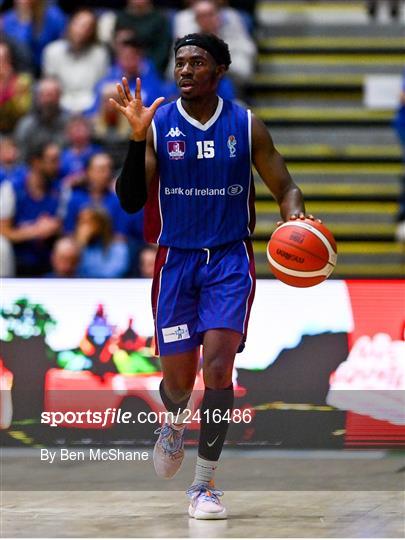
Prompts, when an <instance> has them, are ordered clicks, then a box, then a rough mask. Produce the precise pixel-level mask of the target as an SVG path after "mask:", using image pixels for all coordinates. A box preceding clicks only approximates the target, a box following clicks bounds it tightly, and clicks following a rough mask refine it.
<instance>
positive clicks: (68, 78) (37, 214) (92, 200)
mask: <svg viewBox="0 0 405 540" xmlns="http://www.w3.org/2000/svg"><path fill="white" fill-rule="evenodd" d="M241 7H243V9H240V8H241ZM254 9H255V1H254V0H251V1H247V0H243V1H231V2H229V3H228V2H226V1H224V0H222V1H219V0H218V1H217V0H194V1H190V0H188V1H184V2H182V1H181V0H177V1H174V0H173V1H170V0H167V1H158V0H156V1H152V0H114V1H112V0H111V1H108V0H107V1H103V0H98V1H91V0H87V1H86V0H81V1H79V2H74V1H68V0H66V1H65V0H60V1H59V2H57V1H47V0H14V1H10V2H7V1H3V2H2V4H1V13H0V65H1V70H0V133H1V144H0V201H1V203H0V220H1V227H2V229H1V235H0V258H1V269H0V275H3V276H26V277H28V276H30V277H34V276H47V277H88V278H118V277H151V276H152V274H153V263H154V258H155V252H156V248H155V247H154V246H149V245H145V244H144V242H143V234H142V228H143V215H142V212H139V213H138V214H135V215H129V214H126V213H125V212H124V211H123V210H122V209H121V208H120V206H119V202H118V199H117V197H116V195H115V192H114V182H115V178H116V176H117V174H118V172H119V168H120V166H121V165H122V160H123V158H124V156H125V153H126V148H127V144H128V136H129V130H128V124H127V121H126V119H125V118H124V117H123V116H122V115H120V114H119V113H117V111H116V110H115V109H114V108H113V107H112V106H111V105H110V103H109V98H111V97H117V94H116V83H117V82H120V81H121V79H122V77H123V76H125V77H126V78H127V79H128V81H129V85H130V88H131V90H132V91H133V90H134V87H135V81H136V78H137V77H141V79H142V98H143V101H144V103H145V104H146V105H150V104H151V103H152V102H153V101H154V100H155V99H156V98H157V97H159V96H165V97H166V98H167V99H168V100H173V99H176V98H177V97H178V93H177V88H176V85H175V83H174V81H173V75H172V72H173V43H174V41H175V39H176V38H178V37H182V36H183V35H185V34H188V33H191V32H199V31H202V32H212V33H215V34H216V35H218V36H220V37H221V38H222V39H224V40H225V41H226V42H227V43H228V44H229V47H230V51H231V55H232V60H233V62H232V65H231V67H230V69H229V72H228V74H227V76H226V77H225V78H224V80H223V81H222V82H221V86H220V89H219V94H220V95H221V96H222V97H223V98H228V99H240V100H244V99H245V95H244V86H245V83H246V82H247V81H248V80H249V78H250V77H251V75H252V73H253V71H254V67H255V56H256V44H255V41H254V38H253V35H254V27H255V18H254ZM134 182H136V179H134Z"/></svg>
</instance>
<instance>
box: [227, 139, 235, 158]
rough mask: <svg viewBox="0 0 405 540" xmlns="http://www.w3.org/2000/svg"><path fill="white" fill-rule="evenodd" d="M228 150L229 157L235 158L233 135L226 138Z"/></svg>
mask: <svg viewBox="0 0 405 540" xmlns="http://www.w3.org/2000/svg"><path fill="white" fill-rule="evenodd" d="M227 145H228V148H229V157H231V158H232V157H235V156H236V138H235V135H229V137H228V143H227Z"/></svg>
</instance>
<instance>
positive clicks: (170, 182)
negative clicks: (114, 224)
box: [145, 98, 255, 249]
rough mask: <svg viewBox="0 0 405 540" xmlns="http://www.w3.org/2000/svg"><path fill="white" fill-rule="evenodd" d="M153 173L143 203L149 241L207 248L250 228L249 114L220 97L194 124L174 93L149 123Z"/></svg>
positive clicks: (239, 236)
mask: <svg viewBox="0 0 405 540" xmlns="http://www.w3.org/2000/svg"><path fill="white" fill-rule="evenodd" d="M152 127H153V133H154V144H155V151H156V154H157V158H158V168H159V178H158V180H157V181H156V182H154V184H153V185H152V186H151V187H150V190H149V194H148V201H147V204H146V207H145V238H146V240H147V241H148V242H152V243H158V244H160V245H163V246H171V247H177V248H183V249H197V248H211V247H215V246H220V245H223V244H226V243H228V242H233V241H237V240H242V239H244V238H246V237H249V236H250V235H251V234H252V232H253V229H254V225H255V214H254V184H253V176H252V169H251V113H250V111H248V110H246V109H244V108H242V107H240V106H239V105H236V104H234V103H232V102H231V101H227V100H222V99H221V98H219V100H218V106H217V109H216V111H215V113H214V115H213V116H212V118H211V119H210V120H209V121H208V122H207V123H205V124H201V123H200V122H198V121H197V120H195V119H194V118H192V117H191V116H189V115H188V114H187V112H186V111H185V110H184V108H183V107H182V104H181V100H180V99H179V100H178V101H177V102H173V103H170V104H168V105H165V106H163V107H161V108H159V109H158V110H157V112H156V114H155V117H154V121H153V124H152Z"/></svg>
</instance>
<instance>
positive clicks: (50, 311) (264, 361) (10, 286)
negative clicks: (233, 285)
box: [0, 279, 405, 448]
mask: <svg viewBox="0 0 405 540" xmlns="http://www.w3.org/2000/svg"><path fill="white" fill-rule="evenodd" d="M150 287H151V283H150V281H149V280H111V281H110V280H46V279H40V280H23V279H18V280H12V279H10V280H3V286H2V296H1V310H0V340H1V341H0V345H1V351H0V396H1V399H0V427H1V430H2V431H1V435H2V439H3V441H4V442H3V444H5V445H8V446H35V445H41V444H48V445H54V446H55V445H56V446H57V445H72V446H86V445H89V444H94V443H97V444H98V445H101V446H102V445H103V444H108V445H110V446H111V444H117V445H118V444H119V445H120V446H122V445H133V444H137V445H151V444H152V443H153V441H154V440H155V438H156V435H154V431H155V430H156V429H157V428H159V426H160V424H161V422H162V416H161V414H162V413H164V411H165V409H164V406H163V404H162V402H161V400H160V396H159V392H158V387H159V383H160V381H161V378H162V375H161V370H160V364H159V359H158V358H157V357H156V356H155V355H154V340H155V338H154V323H153V318H152V311H151V307H150ZM404 299H405V282H404V281H347V282H346V281H333V280H331V281H328V282H325V283H322V284H321V285H318V286H317V287H313V288H308V289H296V288H292V287H288V286H287V285H284V284H282V283H280V282H278V281H275V280H262V281H259V282H258V283H257V291H256V298H255V301H254V304H253V309H252V314H251V319H250V325H249V333H248V339H247V343H246V347H245V350H244V351H243V352H242V353H241V354H238V355H237V357H236V363H235V369H234V374H233V379H234V388H235V397H236V399H235V405H234V411H233V415H232V418H230V419H229V421H230V428H229V431H228V438H227V445H230V446H232V445H238V446H251V447H252V446H257V445H260V446H267V447H277V448H279V447H280V448H345V447H358V446H362V447H367V448H370V447H371V448H373V447H378V448H381V447H383V448H397V447H399V446H405V399H404V394H405V360H404V359H405V348H404V346H405V342H404V335H403V334H404V320H405V317H404V314H405V310H404V304H405V300H404ZM202 365H203V357H201V366H202ZM203 390H204V383H203V377H202V371H201V370H200V371H199V373H198V375H197V378H196V384H195V391H194V393H193V399H192V405H190V418H189V426H188V427H189V429H188V430H187V438H186V441H187V443H188V444H190V445H193V444H196V441H197V437H198V429H199V418H198V411H199V405H200V403H201V399H202V392H203ZM125 419H126V420H127V421H125Z"/></svg>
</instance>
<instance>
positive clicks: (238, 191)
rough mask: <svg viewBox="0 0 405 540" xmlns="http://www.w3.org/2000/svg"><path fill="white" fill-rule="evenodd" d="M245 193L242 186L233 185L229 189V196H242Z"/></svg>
mask: <svg viewBox="0 0 405 540" xmlns="http://www.w3.org/2000/svg"><path fill="white" fill-rule="evenodd" d="M242 191H243V187H242V186H241V185H240V184H233V185H232V186H229V187H228V189H227V193H228V195H232V196H233V195H240V194H241V193H242Z"/></svg>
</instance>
